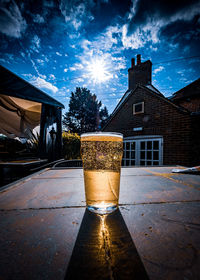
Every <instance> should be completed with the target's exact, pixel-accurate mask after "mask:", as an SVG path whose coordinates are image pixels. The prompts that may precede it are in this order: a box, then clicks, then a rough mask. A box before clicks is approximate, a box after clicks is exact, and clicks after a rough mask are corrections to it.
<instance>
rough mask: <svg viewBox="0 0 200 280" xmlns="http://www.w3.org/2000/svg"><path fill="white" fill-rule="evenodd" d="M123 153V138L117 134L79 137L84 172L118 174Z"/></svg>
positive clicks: (93, 134) (96, 134) (87, 134)
mask: <svg viewBox="0 0 200 280" xmlns="http://www.w3.org/2000/svg"><path fill="white" fill-rule="evenodd" d="M122 152H123V136H122V134H117V133H85V134H82V135H81V155H82V160H83V167H84V170H98V169H101V170H112V171H116V172H118V171H119V170H120V163H121V159H122Z"/></svg>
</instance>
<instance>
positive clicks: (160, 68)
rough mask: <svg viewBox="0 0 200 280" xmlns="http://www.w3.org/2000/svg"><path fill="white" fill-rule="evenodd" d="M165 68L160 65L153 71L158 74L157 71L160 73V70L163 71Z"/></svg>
mask: <svg viewBox="0 0 200 280" xmlns="http://www.w3.org/2000/svg"><path fill="white" fill-rule="evenodd" d="M164 69H165V68H164V67H163V66H159V67H158V68H156V69H154V70H153V73H154V74H156V73H158V72H161V71H163V70H164Z"/></svg>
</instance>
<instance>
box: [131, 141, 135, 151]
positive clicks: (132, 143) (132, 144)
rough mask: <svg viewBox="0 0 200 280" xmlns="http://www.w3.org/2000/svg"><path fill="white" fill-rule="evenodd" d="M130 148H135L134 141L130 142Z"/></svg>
mask: <svg viewBox="0 0 200 280" xmlns="http://www.w3.org/2000/svg"><path fill="white" fill-rule="evenodd" d="M131 150H135V142H131Z"/></svg>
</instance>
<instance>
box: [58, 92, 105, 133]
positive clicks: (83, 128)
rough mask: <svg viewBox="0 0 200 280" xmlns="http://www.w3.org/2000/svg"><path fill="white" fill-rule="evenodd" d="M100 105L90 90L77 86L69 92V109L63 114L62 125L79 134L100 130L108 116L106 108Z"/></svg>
mask: <svg viewBox="0 0 200 280" xmlns="http://www.w3.org/2000/svg"><path fill="white" fill-rule="evenodd" d="M101 106H102V104H101V101H100V102H99V101H98V100H97V97H96V95H95V94H92V93H91V92H90V90H88V89H87V88H80V87H77V88H76V91H75V92H72V93H71V97H70V102H69V111H68V112H67V113H65V115H64V116H63V125H64V126H65V128H66V129H67V130H69V131H71V132H74V133H79V134H80V133H83V132H90V131H97V130H100V129H101V128H102V127H103V126H104V125H105V123H106V120H107V118H108V110H107V108H106V107H104V108H101Z"/></svg>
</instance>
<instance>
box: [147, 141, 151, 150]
mask: <svg viewBox="0 0 200 280" xmlns="http://www.w3.org/2000/svg"><path fill="white" fill-rule="evenodd" d="M151 149H152V142H151V141H147V150H151Z"/></svg>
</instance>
